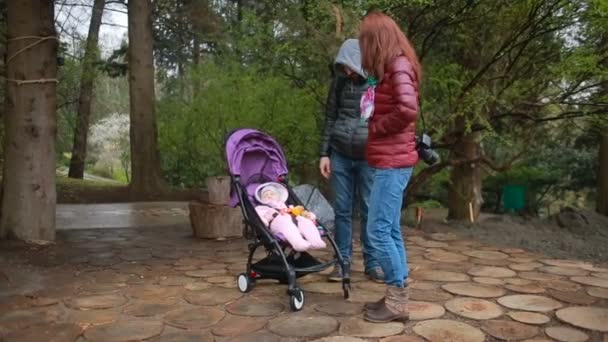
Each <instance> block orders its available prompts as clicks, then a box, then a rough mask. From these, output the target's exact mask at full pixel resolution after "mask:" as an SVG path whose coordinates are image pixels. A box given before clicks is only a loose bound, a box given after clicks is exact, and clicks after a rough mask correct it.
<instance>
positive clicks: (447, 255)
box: [424, 250, 469, 262]
mask: <svg viewBox="0 0 608 342" xmlns="http://www.w3.org/2000/svg"><path fill="white" fill-rule="evenodd" d="M424 257H425V258H427V259H429V260H432V261H438V262H464V261H467V260H468V259H469V258H468V257H466V256H464V255H462V254H457V253H452V252H446V251H441V250H440V251H432V252H429V253H426V254H425V255H424Z"/></svg>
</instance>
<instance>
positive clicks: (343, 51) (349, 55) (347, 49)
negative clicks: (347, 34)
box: [335, 38, 367, 78]
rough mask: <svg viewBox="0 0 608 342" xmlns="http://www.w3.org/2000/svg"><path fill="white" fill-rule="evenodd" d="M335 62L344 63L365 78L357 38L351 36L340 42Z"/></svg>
mask: <svg viewBox="0 0 608 342" xmlns="http://www.w3.org/2000/svg"><path fill="white" fill-rule="evenodd" d="M335 63H336V64H341V65H346V66H348V67H349V68H350V69H351V70H352V71H354V72H356V73H357V74H359V75H360V76H361V77H363V78H367V76H366V74H365V72H364V71H363V68H362V67H361V50H360V49H359V40H358V39H354V38H351V39H347V40H346V41H344V43H342V46H340V50H339V51H338V55H337V56H336V61H335Z"/></svg>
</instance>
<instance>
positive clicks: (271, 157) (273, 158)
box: [226, 128, 288, 207]
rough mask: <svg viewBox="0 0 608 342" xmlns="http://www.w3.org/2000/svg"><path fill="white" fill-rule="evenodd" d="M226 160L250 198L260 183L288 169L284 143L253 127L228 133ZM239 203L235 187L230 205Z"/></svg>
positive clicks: (272, 179)
mask: <svg viewBox="0 0 608 342" xmlns="http://www.w3.org/2000/svg"><path fill="white" fill-rule="evenodd" d="M226 160H227V161H228V169H229V171H230V174H231V175H233V176H239V177H240V179H241V184H242V185H243V186H244V187H245V188H246V189H247V193H248V195H249V196H250V199H253V197H252V196H253V195H254V194H255V189H256V187H257V186H258V185H259V184H261V183H265V182H267V181H276V180H277V179H278V178H279V177H280V176H283V175H286V174H287V172H288V170H287V162H286V161H285V155H284V154H283V150H281V146H279V144H278V143H277V142H276V141H275V140H274V139H273V138H272V137H270V136H269V135H267V134H265V133H262V132H260V131H257V130H255V129H250V128H243V129H238V130H236V131H234V132H232V133H231V134H230V135H229V136H228V138H227V139H226ZM238 204H239V199H238V196H237V194H236V193H235V192H234V189H233V191H232V193H231V195H230V205H231V206H233V207H236V206H237V205H238Z"/></svg>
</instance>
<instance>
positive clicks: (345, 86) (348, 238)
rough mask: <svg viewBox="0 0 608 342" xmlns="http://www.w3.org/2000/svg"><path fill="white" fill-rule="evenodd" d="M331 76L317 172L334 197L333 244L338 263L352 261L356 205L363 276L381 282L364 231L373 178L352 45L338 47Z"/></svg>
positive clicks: (337, 272)
mask: <svg viewBox="0 0 608 342" xmlns="http://www.w3.org/2000/svg"><path fill="white" fill-rule="evenodd" d="M335 71H336V76H335V77H334V79H333V81H332V83H331V86H330V89H329V95H328V97H327V104H326V119H325V127H324V130H323V134H322V137H321V160H320V163H319V168H320V170H321V174H322V175H323V177H325V178H328V179H330V184H331V188H332V191H333V193H334V197H335V199H334V210H335V214H336V215H335V226H336V232H335V238H336V243H337V244H338V249H339V250H340V253H341V254H342V257H344V258H345V259H346V260H347V261H349V262H350V261H351V260H352V255H353V246H352V241H353V214H354V209H355V206H356V204H358V206H359V212H360V218H361V235H360V240H361V245H362V247H363V262H364V264H365V273H366V274H367V276H368V277H369V278H370V279H372V280H374V281H377V282H382V281H383V278H384V275H383V274H382V269H381V268H380V264H379V262H378V261H377V260H373V259H372V256H371V254H369V242H368V241H369V239H368V237H367V229H366V228H367V208H368V199H369V194H370V189H371V183H372V173H371V169H370V167H369V165H368V164H367V160H366V159H365V149H366V144H367V131H368V129H367V123H366V122H365V121H363V120H361V114H360V112H361V111H360V101H361V96H362V94H363V93H364V92H365V90H366V89H367V81H366V76H365V73H364V72H363V70H362V68H361V54H360V52H359V41H358V40H357V39H348V40H346V41H345V42H344V43H343V44H342V46H341V47H340V51H339V52H338V55H337V56H336V61H335ZM341 279H342V269H341V268H340V267H339V266H336V268H335V269H334V271H333V272H332V273H331V274H330V275H329V280H330V281H340V280H341Z"/></svg>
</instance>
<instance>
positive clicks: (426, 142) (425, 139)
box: [416, 133, 439, 165]
mask: <svg viewBox="0 0 608 342" xmlns="http://www.w3.org/2000/svg"><path fill="white" fill-rule="evenodd" d="M416 151H417V152H418V157H420V159H422V161H424V162H425V163H426V164H427V165H433V164H435V163H436V162H438V161H439V154H438V153H437V152H435V151H433V149H432V148H431V137H430V136H428V135H427V134H425V133H422V134H421V135H419V136H418V137H416Z"/></svg>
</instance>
